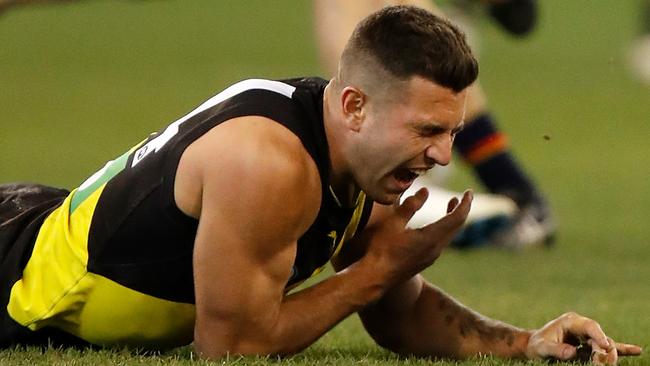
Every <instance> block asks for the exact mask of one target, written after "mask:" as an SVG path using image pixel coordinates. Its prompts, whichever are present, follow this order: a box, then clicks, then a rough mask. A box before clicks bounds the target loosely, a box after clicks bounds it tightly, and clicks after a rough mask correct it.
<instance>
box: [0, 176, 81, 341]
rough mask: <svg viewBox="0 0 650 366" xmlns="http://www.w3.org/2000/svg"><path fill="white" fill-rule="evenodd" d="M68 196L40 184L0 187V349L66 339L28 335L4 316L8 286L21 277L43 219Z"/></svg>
mask: <svg viewBox="0 0 650 366" xmlns="http://www.w3.org/2000/svg"><path fill="white" fill-rule="evenodd" d="M69 193H70V192H69V191H67V190H65V189H58V188H52V187H47V186H43V185H40V184H30V183H14V184H3V185H0V348H5V347H8V346H12V345H16V344H25V345H36V344H47V343H48V342H51V341H52V340H53V339H54V340H56V339H59V338H60V339H61V340H63V339H64V338H68V336H66V335H65V334H63V335H59V333H60V332H57V331H54V330H44V331H39V332H32V331H30V330H29V329H27V328H25V327H23V326H21V325H19V324H18V323H16V322H15V321H14V320H13V319H12V318H11V317H10V316H9V314H7V304H8V302H9V292H10V291H11V286H13V284H14V283H15V282H16V281H17V280H19V279H20V278H21V277H22V272H23V268H25V266H26V265H27V261H28V260H29V257H30V256H31V253H32V249H33V247H34V241H35V239H36V235H37V234H38V230H39V229H40V227H41V224H42V223H43V220H45V218H46V217H47V216H48V215H49V214H50V213H51V212H52V211H54V210H55V209H56V208H57V207H59V205H61V203H62V202H63V200H64V199H65V198H66V196H67V195H68V194H69ZM54 343H60V342H57V341H55V342H54ZM65 343H67V342H65Z"/></svg>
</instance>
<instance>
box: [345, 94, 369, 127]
mask: <svg viewBox="0 0 650 366" xmlns="http://www.w3.org/2000/svg"><path fill="white" fill-rule="evenodd" d="M341 110H342V111H343V118H344V119H345V123H346V125H347V126H348V128H349V129H351V130H353V131H355V132H358V131H359V130H360V129H361V125H362V124H363V121H364V119H365V116H366V95H365V94H364V93H363V92H362V91H361V90H360V89H358V88H356V87H353V86H346V87H345V88H343V90H342V92H341Z"/></svg>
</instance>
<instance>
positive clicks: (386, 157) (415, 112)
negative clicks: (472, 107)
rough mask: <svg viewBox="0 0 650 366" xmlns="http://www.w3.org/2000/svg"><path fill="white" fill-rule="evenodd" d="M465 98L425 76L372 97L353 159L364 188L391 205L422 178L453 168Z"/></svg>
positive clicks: (358, 134) (354, 172)
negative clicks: (438, 169)
mask: <svg viewBox="0 0 650 366" xmlns="http://www.w3.org/2000/svg"><path fill="white" fill-rule="evenodd" d="M465 95H466V92H465V91H462V92H460V93H455V92H454V91H452V90H451V89H447V88H444V87H441V86H439V85H437V84H435V83H433V82H431V81H429V80H426V79H424V78H421V77H413V78H411V79H410V80H408V81H407V82H405V83H403V86H401V87H398V88H396V91H395V92H392V93H385V96H383V97H381V96H379V97H376V98H373V96H372V95H368V98H367V102H366V105H365V106H364V108H366V110H365V117H364V121H363V123H362V124H361V127H360V129H359V131H358V133H357V134H356V136H355V138H356V141H355V143H354V144H353V148H352V149H351V154H350V157H349V159H350V162H351V163H350V166H351V169H352V174H353V177H354V179H355V181H356V182H357V184H358V185H359V187H360V188H361V189H362V190H363V191H364V192H366V194H367V195H368V196H369V197H370V198H372V199H373V200H375V201H377V202H379V203H383V204H390V203H393V202H395V201H396V200H398V199H399V196H400V195H401V194H402V193H403V192H404V191H405V190H406V189H407V188H408V187H409V186H410V185H411V184H412V183H413V181H414V180H415V178H417V177H418V176H419V175H421V174H423V173H424V172H426V171H427V170H428V169H431V168H433V167H434V166H435V165H447V164H448V163H449V161H450V159H451V153H452V152H451V148H452V143H453V141H454V136H455V135H456V133H457V132H458V131H459V130H460V129H461V128H462V124H463V118H464V112H465Z"/></svg>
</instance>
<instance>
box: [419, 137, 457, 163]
mask: <svg viewBox="0 0 650 366" xmlns="http://www.w3.org/2000/svg"><path fill="white" fill-rule="evenodd" d="M453 143H454V137H453V136H452V135H451V134H446V133H445V134H441V135H438V136H435V137H434V138H433V141H432V143H431V145H430V146H429V147H427V149H426V151H425V153H424V154H425V157H426V159H427V163H431V165H432V166H433V164H438V165H443V166H444V165H447V164H449V162H450V161H451V147H452V145H453Z"/></svg>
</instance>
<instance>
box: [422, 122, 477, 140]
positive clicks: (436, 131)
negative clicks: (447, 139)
mask: <svg viewBox="0 0 650 366" xmlns="http://www.w3.org/2000/svg"><path fill="white" fill-rule="evenodd" d="M464 127H465V123H463V122H461V123H460V124H459V125H458V126H456V128H454V129H453V130H451V131H450V134H451V136H452V137H454V136H456V135H457V134H458V133H459V132H460V131H462V129H463V128H464ZM415 130H416V131H417V133H418V134H419V135H420V136H422V137H431V136H435V135H440V134H443V133H447V131H449V130H448V129H446V128H443V127H441V126H438V125H433V124H426V125H418V126H416V127H415Z"/></svg>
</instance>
